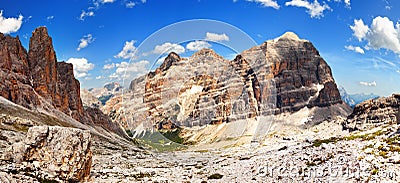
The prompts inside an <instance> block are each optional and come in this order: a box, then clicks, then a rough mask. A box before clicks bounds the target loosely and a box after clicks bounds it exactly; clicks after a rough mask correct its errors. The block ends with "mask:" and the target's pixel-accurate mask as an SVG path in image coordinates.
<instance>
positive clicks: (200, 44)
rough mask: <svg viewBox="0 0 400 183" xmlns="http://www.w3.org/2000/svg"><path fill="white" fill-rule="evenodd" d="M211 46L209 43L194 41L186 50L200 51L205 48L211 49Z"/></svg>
mask: <svg viewBox="0 0 400 183" xmlns="http://www.w3.org/2000/svg"><path fill="white" fill-rule="evenodd" d="M210 47H211V44H209V43H208V42H207V41H192V42H190V43H188V44H187V45H186V49H188V50H190V51H199V50H201V49H203V48H210Z"/></svg>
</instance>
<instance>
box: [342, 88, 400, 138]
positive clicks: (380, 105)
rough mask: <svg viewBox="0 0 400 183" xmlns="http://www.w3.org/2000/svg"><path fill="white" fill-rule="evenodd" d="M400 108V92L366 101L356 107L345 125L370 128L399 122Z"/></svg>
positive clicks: (351, 127)
mask: <svg viewBox="0 0 400 183" xmlns="http://www.w3.org/2000/svg"><path fill="white" fill-rule="evenodd" d="M399 108H400V94H393V95H392V96H390V97H382V98H378V99H371V100H367V101H364V102H362V103H360V104H357V105H356V106H355V107H354V111H353V113H352V114H351V115H350V116H349V117H348V118H347V121H345V122H344V123H343V127H344V128H346V129H350V130H369V129H372V128H375V127H377V126H382V125H390V124H396V123H399V118H400V111H399Z"/></svg>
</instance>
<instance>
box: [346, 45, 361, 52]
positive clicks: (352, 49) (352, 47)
mask: <svg viewBox="0 0 400 183" xmlns="http://www.w3.org/2000/svg"><path fill="white" fill-rule="evenodd" d="M345 48H346V49H347V50H350V51H354V52H357V53H360V54H364V53H365V52H364V50H363V49H362V48H361V47H359V46H352V45H349V46H345Z"/></svg>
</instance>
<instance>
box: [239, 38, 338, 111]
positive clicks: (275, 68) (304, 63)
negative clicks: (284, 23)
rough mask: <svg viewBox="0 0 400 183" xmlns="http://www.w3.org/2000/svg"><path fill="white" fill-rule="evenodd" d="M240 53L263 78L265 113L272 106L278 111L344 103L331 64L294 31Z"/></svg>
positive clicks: (262, 98) (262, 100) (261, 79)
mask: <svg viewBox="0 0 400 183" xmlns="http://www.w3.org/2000/svg"><path fill="white" fill-rule="evenodd" d="M241 56H242V57H243V58H244V59H246V60H247V61H248V62H249V64H250V65H251V66H252V69H253V70H254V73H255V75H256V76H257V77H258V80H259V81H261V82H260V85H259V87H260V97H261V99H260V101H261V104H260V111H261V113H262V114H269V113H271V111H270V110H271V109H272V110H273V111H272V113H275V114H277V113H282V112H295V111H298V110H300V109H301V108H303V107H309V108H311V107H315V106H319V107H327V106H330V105H334V104H341V103H342V100H341V98H340V94H339V90H338V89H337V86H336V84H335V81H334V79H333V77H332V72H331V69H330V67H329V66H328V64H327V63H326V62H325V61H324V59H323V58H322V57H321V56H320V55H319V53H318V51H317V49H316V48H315V47H314V46H313V45H312V43H311V42H309V41H307V40H302V39H299V38H298V37H297V35H295V34H294V33H290V32H288V33H285V34H284V35H283V36H281V37H279V38H277V39H275V40H271V41H266V42H264V43H263V44H261V45H259V46H255V47H253V48H251V49H249V50H246V51H244V52H243V53H241ZM271 96H272V97H275V96H276V98H271ZM271 105H272V106H271Z"/></svg>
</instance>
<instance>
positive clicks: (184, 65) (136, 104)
mask: <svg viewBox="0 0 400 183" xmlns="http://www.w3.org/2000/svg"><path fill="white" fill-rule="evenodd" d="M0 78H1V79H0V89H1V92H0V113H1V116H0V132H1V133H0V146H1V149H0V153H1V154H2V157H1V161H0V180H1V182H3V181H4V182H8V181H9V182H18V181H22V182H26V181H28V182H29V181H30V182H34V181H42V182H46V181H60V182H80V181H90V182H101V181H111V182H113V181H127V180H128V181H149V179H152V180H160V181H161V180H165V178H166V177H167V180H175V181H184V180H187V178H188V180H191V179H192V178H193V177H196V178H198V179H199V180H204V179H207V180H211V179H221V181H233V180H237V177H236V176H238V175H242V173H243V172H244V171H246V170H249V172H247V173H248V174H251V176H244V174H243V176H242V177H240V180H243V181H250V178H251V180H255V181H258V182H259V181H263V180H264V181H265V180H269V181H272V180H271V179H269V177H267V178H266V179H265V178H264V179H263V177H259V176H256V175H255V174H254V173H255V172H257V171H258V169H257V167H260V166H261V165H265V164H267V163H271V164H272V165H274V166H275V165H276V166H278V165H281V164H282V161H285V162H289V163H290V162H292V163H294V164H297V165H304V166H307V167H319V166H322V167H323V166H325V165H328V164H329V165H330V164H331V163H338V161H340V159H339V158H340V157H341V156H343V157H347V158H349V159H348V163H349V166H350V164H351V165H354V164H355V163H364V164H366V166H367V165H368V166H367V167H368V168H369V169H368V168H367V170H368V175H371V176H372V175H375V174H376V171H378V170H376V167H378V166H379V167H380V168H381V169H380V170H379V171H384V170H385V171H387V170H394V171H399V167H398V166H394V167H392V166H391V165H396V164H398V163H400V157H399V156H398V152H399V149H400V146H399V145H398V138H399V133H398V126H397V125H398V123H399V117H400V110H399V108H400V105H399V103H400V96H399V95H398V94H393V95H392V96H390V97H382V98H378V99H371V100H366V101H364V102H361V103H360V104H357V102H360V100H364V98H363V97H376V96H373V95H371V96H363V95H348V94H347V93H346V91H345V90H344V89H343V88H340V87H339V89H338V87H337V84H336V83H335V80H334V78H333V77H332V70H331V68H330V67H329V65H328V64H327V62H326V61H325V60H324V59H323V58H322V57H321V56H320V54H319V52H318V50H317V49H316V48H315V47H314V45H313V44H312V43H311V42H310V41H308V40H304V39H300V38H299V37H298V36H297V35H296V34H295V33H293V32H287V33H285V34H283V35H282V36H280V37H278V38H276V39H273V40H268V41H265V42H264V43H262V44H260V45H258V46H254V47H252V48H249V49H248V50H245V51H243V52H241V53H239V54H238V55H237V56H236V57H235V58H234V59H233V60H227V59H225V58H223V57H222V56H220V55H218V54H217V53H216V52H215V51H213V50H211V49H202V50H200V51H198V52H196V53H194V54H193V55H192V56H190V57H187V58H184V57H181V56H180V55H178V54H177V53H174V52H171V53H169V55H168V56H167V57H166V58H165V59H164V61H163V63H162V64H161V65H160V66H159V67H158V68H157V69H155V70H154V71H151V72H149V73H147V74H145V75H143V76H140V77H138V78H136V79H134V80H133V81H131V83H130V87H129V89H127V91H124V92H122V87H121V86H120V85H119V84H118V83H109V84H106V85H105V86H104V88H101V89H89V90H81V88H80V83H79V81H78V80H77V79H75V77H74V75H73V66H72V64H69V63H65V62H59V61H58V60H57V57H56V53H55V51H54V48H53V43H52V38H51V37H50V36H49V35H48V32H47V28H46V27H39V28H37V29H35V30H34V31H33V32H32V36H31V38H30V44H29V49H28V51H27V50H26V49H25V48H24V47H23V46H22V45H21V42H20V40H19V37H18V36H17V37H15V38H14V37H11V36H9V35H4V34H0ZM346 103H348V104H351V105H353V106H354V105H355V106H354V109H352V108H351V107H350V106H349V105H347V104H346ZM375 146H376V147H375ZM91 147H92V149H91ZM53 149H54V150H53ZM166 149H167V150H181V149H185V151H174V152H173V153H165V154H163V153H161V154H159V155H160V156H159V157H162V158H158V157H157V156H155V154H154V152H153V151H152V150H166ZM176 153H178V155H177V154H176ZM189 157H190V158H189ZM190 159H193V162H192V161H191V160H190ZM116 162H117V163H116ZM228 162H229V163H228ZM247 165H249V166H248V167H247ZM383 165H385V166H383ZM386 165H387V166H386ZM243 166H244V167H243ZM165 167H167V168H165ZM224 167H227V168H228V169H225V168H224ZM373 168H375V169H373ZM149 169H150V170H151V171H149ZM256 169H257V170H256ZM133 170H135V171H138V172H132V171H133ZM171 170H172V172H171ZM187 170H190V171H193V172H195V171H196V172H197V173H195V174H191V173H189V174H191V175H189V174H187ZM222 170H224V171H223V173H224V174H225V175H222V174H221V173H216V172H215V171H222ZM228 170H230V171H235V172H236V173H232V172H229V171H228ZM166 172H168V173H166ZM201 172H202V173H201ZM204 172H206V173H207V174H205V173H204ZM373 172H375V174H374V173H373ZM174 175H177V176H174ZM190 176H191V178H190ZM371 176H367V177H362V180H371ZM328 178H329V177H328ZM364 178H365V179H364ZM303 179H304V175H303V177H301V176H300V177H299V179H296V180H303ZM359 179H360V178H359ZM359 179H357V178H354V179H353V178H352V177H350V178H349V180H354V181H359ZM372 179H373V180H376V179H374V178H373V177H372ZM196 180H197V179H196ZM284 180H286V179H284ZM321 180H322V181H328V179H325V177H323V178H321ZM346 180H347V179H346ZM378 180H379V179H378ZM384 180H387V179H384ZM396 180H398V179H396Z"/></svg>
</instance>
